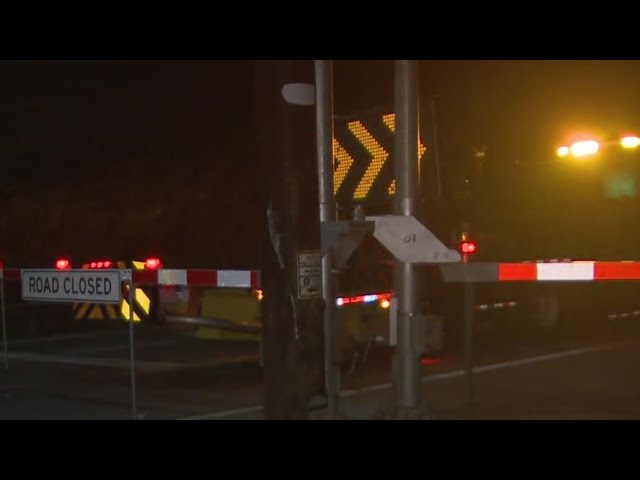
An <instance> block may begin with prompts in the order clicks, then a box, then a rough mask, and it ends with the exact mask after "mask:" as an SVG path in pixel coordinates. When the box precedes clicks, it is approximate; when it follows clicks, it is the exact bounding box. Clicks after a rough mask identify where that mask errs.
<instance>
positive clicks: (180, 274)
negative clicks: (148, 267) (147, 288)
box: [158, 270, 187, 285]
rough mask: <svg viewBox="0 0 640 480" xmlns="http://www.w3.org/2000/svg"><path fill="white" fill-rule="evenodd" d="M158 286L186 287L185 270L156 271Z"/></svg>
mask: <svg viewBox="0 0 640 480" xmlns="http://www.w3.org/2000/svg"><path fill="white" fill-rule="evenodd" d="M158 284H159V285H187V271H186V270H158Z"/></svg>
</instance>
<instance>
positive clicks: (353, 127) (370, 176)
mask: <svg viewBox="0 0 640 480" xmlns="http://www.w3.org/2000/svg"><path fill="white" fill-rule="evenodd" d="M347 126H348V128H349V130H350V131H351V133H353V135H354V136H355V137H356V138H357V139H358V141H359V142H360V143H361V144H362V146H363V147H364V148H365V150H367V152H369V153H370V154H371V156H372V157H373V159H372V160H371V163H369V166H368V167H367V170H366V171H365V172H364V175H363V176H362V179H361V180H360V183H359V184H358V186H357V188H356V191H355V192H354V194H353V198H354V199H355V200H360V199H363V198H366V196H367V194H368V193H369V190H371V186H372V185H373V182H375V180H376V177H377V176H378V174H379V173H380V170H381V169H382V167H383V166H384V162H386V161H387V158H389V154H388V153H387V151H386V150H385V149H384V148H382V146H381V145H380V144H379V143H378V142H377V141H376V139H375V138H373V135H371V133H369V131H368V130H367V129H366V128H365V127H364V125H362V123H361V122H359V121H357V120H356V121H354V122H349V124H348V125H347Z"/></svg>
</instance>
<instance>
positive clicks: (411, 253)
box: [367, 215, 462, 264]
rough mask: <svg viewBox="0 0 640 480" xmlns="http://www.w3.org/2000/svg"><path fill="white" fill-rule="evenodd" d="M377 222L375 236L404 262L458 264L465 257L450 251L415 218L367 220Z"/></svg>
mask: <svg viewBox="0 0 640 480" xmlns="http://www.w3.org/2000/svg"><path fill="white" fill-rule="evenodd" d="M367 220H370V221H373V222H375V230H374V233H373V235H374V236H375V237H376V239H377V240H378V241H379V242H380V243H381V244H382V245H384V246H385V247H386V248H387V250H389V252H391V254H392V255H393V256H394V257H395V258H396V259H397V260H398V261H400V262H403V263H413V264H417V263H426V264H429V263H455V262H461V261H462V257H461V256H460V253H459V252H458V251H456V250H453V249H449V248H448V247H447V246H446V245H445V244H444V243H442V242H441V241H440V240H439V239H438V238H437V237H436V236H435V235H434V234H433V233H431V231H430V230H429V229H428V228H427V227H425V226H424V225H423V224H422V223H420V222H419V221H418V219H416V218H415V217H413V216H405V215H386V216H382V217H367Z"/></svg>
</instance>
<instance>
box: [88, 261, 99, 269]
mask: <svg viewBox="0 0 640 480" xmlns="http://www.w3.org/2000/svg"><path fill="white" fill-rule="evenodd" d="M89 268H98V264H97V263H96V262H91V263H90V264H89Z"/></svg>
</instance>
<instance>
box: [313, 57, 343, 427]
mask: <svg viewBox="0 0 640 480" xmlns="http://www.w3.org/2000/svg"><path fill="white" fill-rule="evenodd" d="M315 70H316V71H315V75H316V135H317V141H316V143H317V147H318V182H319V196H320V222H321V223H322V224H325V225H326V224H327V223H328V222H333V221H335V219H336V212H335V201H334V194H333V174H334V168H333V72H332V62H331V60H316V62H315ZM332 263H333V253H332V252H331V250H329V251H327V252H324V256H323V257H322V297H323V299H324V317H323V327H324V328H323V330H324V375H325V389H326V392H327V403H328V408H329V416H330V418H333V417H335V416H336V414H337V412H338V393H339V392H340V369H339V368H338V367H337V365H336V362H335V359H334V344H335V328H334V325H333V322H334V319H335V290H334V282H333V273H332Z"/></svg>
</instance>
